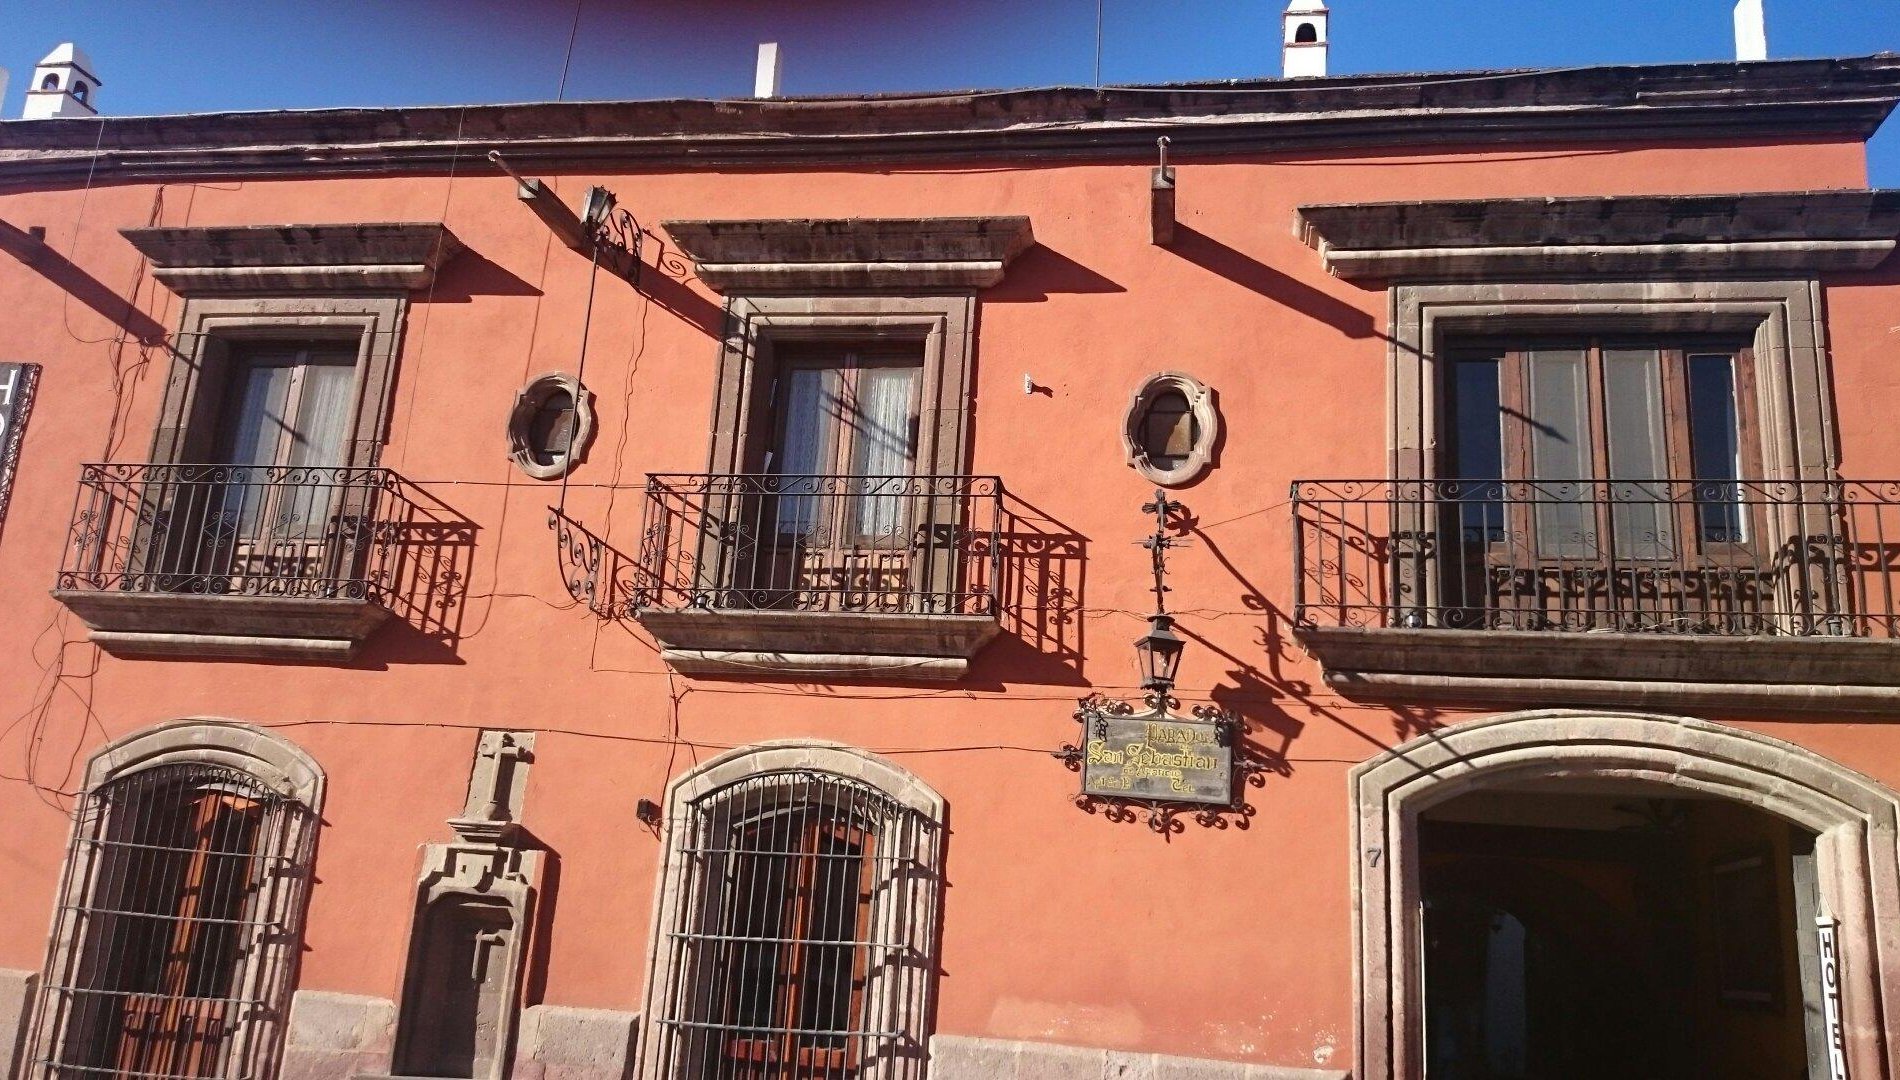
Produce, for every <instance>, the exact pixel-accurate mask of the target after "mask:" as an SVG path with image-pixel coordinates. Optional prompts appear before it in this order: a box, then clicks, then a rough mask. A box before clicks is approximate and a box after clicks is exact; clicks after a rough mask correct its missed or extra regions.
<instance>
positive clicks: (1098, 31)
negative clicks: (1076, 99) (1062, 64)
mask: <svg viewBox="0 0 1900 1080" xmlns="http://www.w3.org/2000/svg"><path fill="white" fill-rule="evenodd" d="M1103 2H1104V0H1095V88H1096V89H1097V90H1100V89H1101V88H1102V4H1103Z"/></svg>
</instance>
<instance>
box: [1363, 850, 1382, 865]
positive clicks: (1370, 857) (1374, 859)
mask: <svg viewBox="0 0 1900 1080" xmlns="http://www.w3.org/2000/svg"><path fill="white" fill-rule="evenodd" d="M1384 854H1385V849H1384V848H1376V847H1370V848H1367V849H1366V860H1367V861H1368V862H1370V863H1371V864H1372V865H1374V866H1377V865H1379V859H1380V857H1381V856H1383V855H1384Z"/></svg>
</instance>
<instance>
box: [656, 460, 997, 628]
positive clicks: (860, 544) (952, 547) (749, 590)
mask: <svg viewBox="0 0 1900 1080" xmlns="http://www.w3.org/2000/svg"><path fill="white" fill-rule="evenodd" d="M1002 497H1003V485H1002V481H1001V480H999V479H998V478H996V477H994V476H791V475H777V474H742V475H717V474H664V475H653V476H649V477H648V478H647V498H646V513H645V521H644V527H643V530H642V533H641V541H640V552H639V555H638V556H637V558H636V563H637V565H636V566H635V567H634V580H633V582H632V587H631V589H630V593H631V597H632V606H633V607H634V608H635V609H636V610H639V609H662V610H665V609H672V610H682V609H694V608H697V609H705V610H727V611H729V610H766V611H822V612H857V613H868V614H898V615H990V616H994V615H995V614H996V613H997V596H996V589H997V581H998V579H999V575H1000V566H1001V562H1000V560H1001V551H1002V544H1001V543H1000V542H999V534H1000V530H1001V528H1002Z"/></svg>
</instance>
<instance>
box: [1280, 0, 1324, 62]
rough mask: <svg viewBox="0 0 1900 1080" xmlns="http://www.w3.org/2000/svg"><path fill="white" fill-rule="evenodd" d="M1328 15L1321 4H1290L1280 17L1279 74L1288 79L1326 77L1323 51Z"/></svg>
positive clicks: (1313, 0) (1295, 0)
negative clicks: (1281, 38) (1281, 40)
mask: <svg viewBox="0 0 1900 1080" xmlns="http://www.w3.org/2000/svg"><path fill="white" fill-rule="evenodd" d="M1331 22H1332V13H1331V12H1329V11H1327V10H1326V2H1325V0H1291V2H1290V3H1288V4H1287V6H1286V14H1285V15H1283V16H1281V25H1282V31H1283V33H1282V36H1283V38H1284V41H1283V42H1282V45H1281V54H1280V65H1281V66H1280V73H1281V74H1282V75H1284V76H1285V77H1286V78H1289V79H1312V78H1318V77H1320V76H1322V75H1324V74H1326V50H1327V49H1328V48H1330V47H1331V45H1330V43H1331V41H1332V32H1331V31H1332V26H1331Z"/></svg>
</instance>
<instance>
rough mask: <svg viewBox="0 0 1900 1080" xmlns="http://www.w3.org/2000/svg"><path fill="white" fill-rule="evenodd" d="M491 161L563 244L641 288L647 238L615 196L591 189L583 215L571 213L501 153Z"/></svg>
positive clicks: (496, 152) (584, 201) (491, 156)
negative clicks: (643, 243) (643, 241)
mask: <svg viewBox="0 0 1900 1080" xmlns="http://www.w3.org/2000/svg"><path fill="white" fill-rule="evenodd" d="M488 160H489V161H491V162H493V163H494V165H495V167H496V168H498V169H500V170H501V171H502V172H505V173H507V174H508V175H509V176H511V177H513V178H514V181H515V195H516V197H517V198H519V199H520V200H521V201H522V202H524V203H527V204H528V209H530V210H533V211H534V216H536V217H538V218H540V219H541V223H542V224H543V225H546V226H547V227H548V229H549V230H550V231H552V232H553V233H554V235H555V236H556V237H558V238H559V239H560V241H561V243H563V244H565V245H567V247H569V248H571V249H572V250H574V251H578V252H580V253H581V254H582V255H586V256H588V257H589V258H591V259H594V260H595V261H597V262H598V263H600V264H601V265H603V266H605V267H607V268H608V269H610V270H612V271H613V272H614V273H616V274H618V275H620V276H621V277H623V278H626V279H627V280H628V281H630V282H632V283H633V284H634V285H636V286H638V285H639V284H640V243H641V239H642V237H643V235H644V233H643V231H642V230H641V228H640V223H639V222H638V221H636V220H635V219H634V217H633V215H632V214H630V213H628V212H627V211H625V210H621V209H619V199H617V198H615V196H614V193H613V192H611V191H608V190H607V189H606V188H604V187H600V186H598V185H596V186H594V187H590V188H588V189H587V194H586V195H584V196H583V197H582V199H581V212H580V213H579V214H575V213H574V211H572V210H570V209H568V207H567V204H566V203H564V202H562V201H561V197H560V196H559V195H556V194H555V193H554V192H553V191H551V190H549V188H548V186H547V185H546V184H544V183H542V182H541V180H540V179H538V178H536V177H530V176H523V175H521V174H520V173H518V172H516V171H515V170H514V168H513V167H512V166H510V165H509V164H508V161H507V159H505V158H503V157H502V156H501V151H499V150H490V151H489V152H488Z"/></svg>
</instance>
